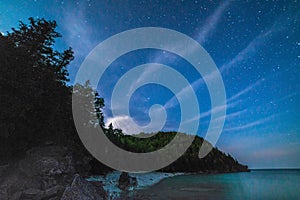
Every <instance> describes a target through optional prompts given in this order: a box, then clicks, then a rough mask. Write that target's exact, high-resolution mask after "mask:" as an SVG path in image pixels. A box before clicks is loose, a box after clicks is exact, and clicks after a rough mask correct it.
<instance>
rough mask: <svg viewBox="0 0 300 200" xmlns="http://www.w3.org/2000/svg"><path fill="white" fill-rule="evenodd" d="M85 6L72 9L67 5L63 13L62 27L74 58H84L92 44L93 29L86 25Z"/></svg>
mask: <svg viewBox="0 0 300 200" xmlns="http://www.w3.org/2000/svg"><path fill="white" fill-rule="evenodd" d="M84 8H85V4H84V3H83V5H81V6H78V7H74V6H73V5H71V4H70V5H67V6H66V8H65V10H67V11H66V12H63V18H62V27H63V28H64V29H65V30H66V32H67V34H66V40H67V42H68V43H69V45H71V46H72V48H73V49H74V50H75V58H76V56H82V57H85V56H86V55H87V54H88V52H89V51H90V50H91V48H92V47H93V46H94V45H93V43H92V40H91V39H92V36H93V35H92V32H93V31H92V29H93V27H92V26H90V25H89V24H88V23H87V20H85V19H87V14H88V13H86V11H85V9H84Z"/></svg>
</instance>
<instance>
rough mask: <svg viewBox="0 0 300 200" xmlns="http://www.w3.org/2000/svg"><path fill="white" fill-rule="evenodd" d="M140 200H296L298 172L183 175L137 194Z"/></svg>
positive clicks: (299, 194)
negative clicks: (141, 199)
mask: <svg viewBox="0 0 300 200" xmlns="http://www.w3.org/2000/svg"><path fill="white" fill-rule="evenodd" d="M137 196H139V197H142V198H143V199H153V200H158V199H159V200H161V199H172V200H177V199H178V200H181V199H183V200H193V199H213V200H215V199H255V200H256V199H300V170H252V171H251V172H243V173H230V174H211V175H183V176H176V177H172V178H167V179H165V180H163V181H161V182H160V183H158V184H156V185H154V186H151V187H148V188H145V189H143V190H140V191H138V192H137Z"/></svg>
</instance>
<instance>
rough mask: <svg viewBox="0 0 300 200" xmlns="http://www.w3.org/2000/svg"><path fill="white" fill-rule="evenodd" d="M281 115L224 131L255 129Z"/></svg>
mask: <svg viewBox="0 0 300 200" xmlns="http://www.w3.org/2000/svg"><path fill="white" fill-rule="evenodd" d="M278 115H279V114H274V115H271V116H269V117H265V118H263V119H259V120H256V121H253V122H249V123H247V124H243V125H241V126H236V127H232V128H226V129H223V130H224V131H241V130H245V129H248V128H253V127H255V126H258V125H261V124H263V123H265V122H267V121H270V120H271V119H273V118H275V117H276V116H278Z"/></svg>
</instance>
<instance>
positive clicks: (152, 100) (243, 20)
mask: <svg viewBox="0 0 300 200" xmlns="http://www.w3.org/2000/svg"><path fill="white" fill-rule="evenodd" d="M29 17H35V18H45V19H50V20H56V21H57V23H58V29H57V31H58V32H60V33H61V34H62V36H63V37H62V38H61V39H58V40H57V43H56V46H55V48H56V49H58V50H63V49H66V48H67V47H69V46H71V47H72V48H73V50H74V52H75V60H74V61H73V62H72V63H71V65H70V66H69V72H70V79H71V81H70V83H71V84H72V83H73V82H74V80H75V77H76V73H77V71H78V69H79V67H80V65H81V63H82V62H83V60H84V59H85V57H86V56H87V55H88V53H89V52H90V51H91V50H92V49H93V48H94V47H95V46H97V45H98V44H99V43H100V42H102V41H103V40H105V39H107V38H109V37H110V36H113V35H115V34H117V33H119V32H122V31H126V30H129V29H133V28H139V27H163V28H169V29H173V30H176V31H179V32H181V33H184V34H186V35H188V36H189V37H191V38H193V39H194V40H196V41H198V42H199V43H200V44H201V45H202V46H203V47H204V48H205V50H206V51H207V52H208V53H209V54H210V56H211V57H212V58H213V60H214V62H215V63H216V65H217V67H218V68H219V70H220V72H221V75H222V78H223V81H224V86H225V89H226V96H227V116H226V122H225V125H224V129H223V132H222V134H221V136H220V138H219V140H218V142H217V144H216V146H217V147H218V148H219V149H221V150H223V151H225V152H227V153H230V154H231V155H233V157H235V158H237V159H238V161H240V162H241V163H244V164H247V165H249V167H250V168H295V167H297V168H299V167H300V2H299V1H297V0H294V1H277V2H273V1H265V2H264V1H260V2H255V1H249V2H248V1H236V2H234V1H200V0H195V1H188V0H181V1H179V0H178V1H158V0H157V1H109V0H107V1H104V0H98V1H96V0H86V1H78V2H76V1H74V2H73V1H58V0H56V1H43V0H34V1H31V0H21V1H15V0H4V1H3V0H2V1H1V2H0V31H1V32H2V33H5V32H6V31H9V30H10V28H11V27H16V26H17V25H18V21H19V20H22V21H23V22H26V23H27V22H28V21H27V19H28V18H29ZM115 48H118V47H115ZM149 62H156V63H162V64H165V65H168V66H170V67H172V68H174V69H176V70H177V71H178V72H179V73H181V74H182V75H183V76H184V77H185V78H186V79H187V80H188V81H189V83H190V84H191V86H192V87H193V89H194V91H195V92H196V94H197V97H198V101H199V108H200V111H201V113H200V114H201V115H200V117H199V116H195V117H194V118H191V119H190V121H193V120H200V125H199V129H198V131H197V134H199V135H200V136H205V133H206V130H207V128H208V124H209V120H210V114H211V109H217V108H211V103H210V98H209V93H208V90H207V87H206V85H205V83H204V82H203V79H202V78H201V76H200V75H199V74H197V73H196V71H195V69H193V66H192V65H191V64H190V63H188V62H187V61H186V60H185V59H183V58H181V57H179V56H177V55H175V54H172V53H170V52H166V51H162V50H157V49H141V50H136V51H132V52H130V53H127V54H125V55H122V56H121V57H119V58H118V59H117V60H115V61H114V62H113V63H112V64H111V66H110V67H109V68H108V70H107V71H106V72H105V74H104V75H103V77H102V78H101V82H100V83H99V87H98V91H99V93H100V96H101V97H103V98H104V99H105V103H106V107H105V112H104V113H105V117H106V122H107V123H110V122H113V123H115V125H116V126H117V124H118V123H116V122H117V121H118V120H119V121H120V120H121V121H122V120H124V118H126V117H128V116H112V111H111V107H110V99H111V94H112V90H113V88H114V85H115V84H116V82H117V81H118V79H119V78H120V77H121V76H122V75H124V73H126V72H128V71H129V70H130V69H132V68H134V67H135V66H138V65H141V64H145V63H149ZM147 73H150V74H151V75H153V76H155V71H145V74H147ZM139 78H143V77H139ZM132 81H133V83H132V84H134V81H136V80H132ZM175 81H176V80H175ZM153 104H161V105H163V106H164V107H165V108H166V114H167V122H166V124H165V126H164V128H163V130H165V131H167V130H175V131H176V130H177V129H178V125H179V122H180V107H179V105H178V101H177V100H176V98H174V94H173V93H172V92H171V91H170V90H169V89H168V88H165V87H162V86H159V85H157V84H148V85H145V86H143V87H140V88H139V89H138V90H136V91H135V92H134V93H133V95H132V97H131V100H130V114H131V117H132V118H133V119H134V120H135V121H136V122H137V123H138V124H139V125H147V124H148V123H149V122H150V118H149V115H148V111H149V108H150V107H151V105H153ZM185 123H189V122H185ZM120 128H123V129H124V131H125V132H129V131H130V130H129V129H128V127H120ZM126 130H127V131H126ZM192 134H195V133H192Z"/></svg>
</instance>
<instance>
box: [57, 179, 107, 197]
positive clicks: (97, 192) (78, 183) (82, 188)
mask: <svg viewBox="0 0 300 200" xmlns="http://www.w3.org/2000/svg"><path fill="white" fill-rule="evenodd" d="M82 199H89V200H101V199H107V194H106V193H105V192H104V190H103V189H101V188H98V187H96V186H95V185H93V184H92V183H90V182H88V181H86V180H85V179H84V178H82V177H80V176H79V175H75V178H74V180H73V182H72V184H71V186H69V187H67V188H66V190H65V191H64V193H63V196H62V198H61V200H82Z"/></svg>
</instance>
